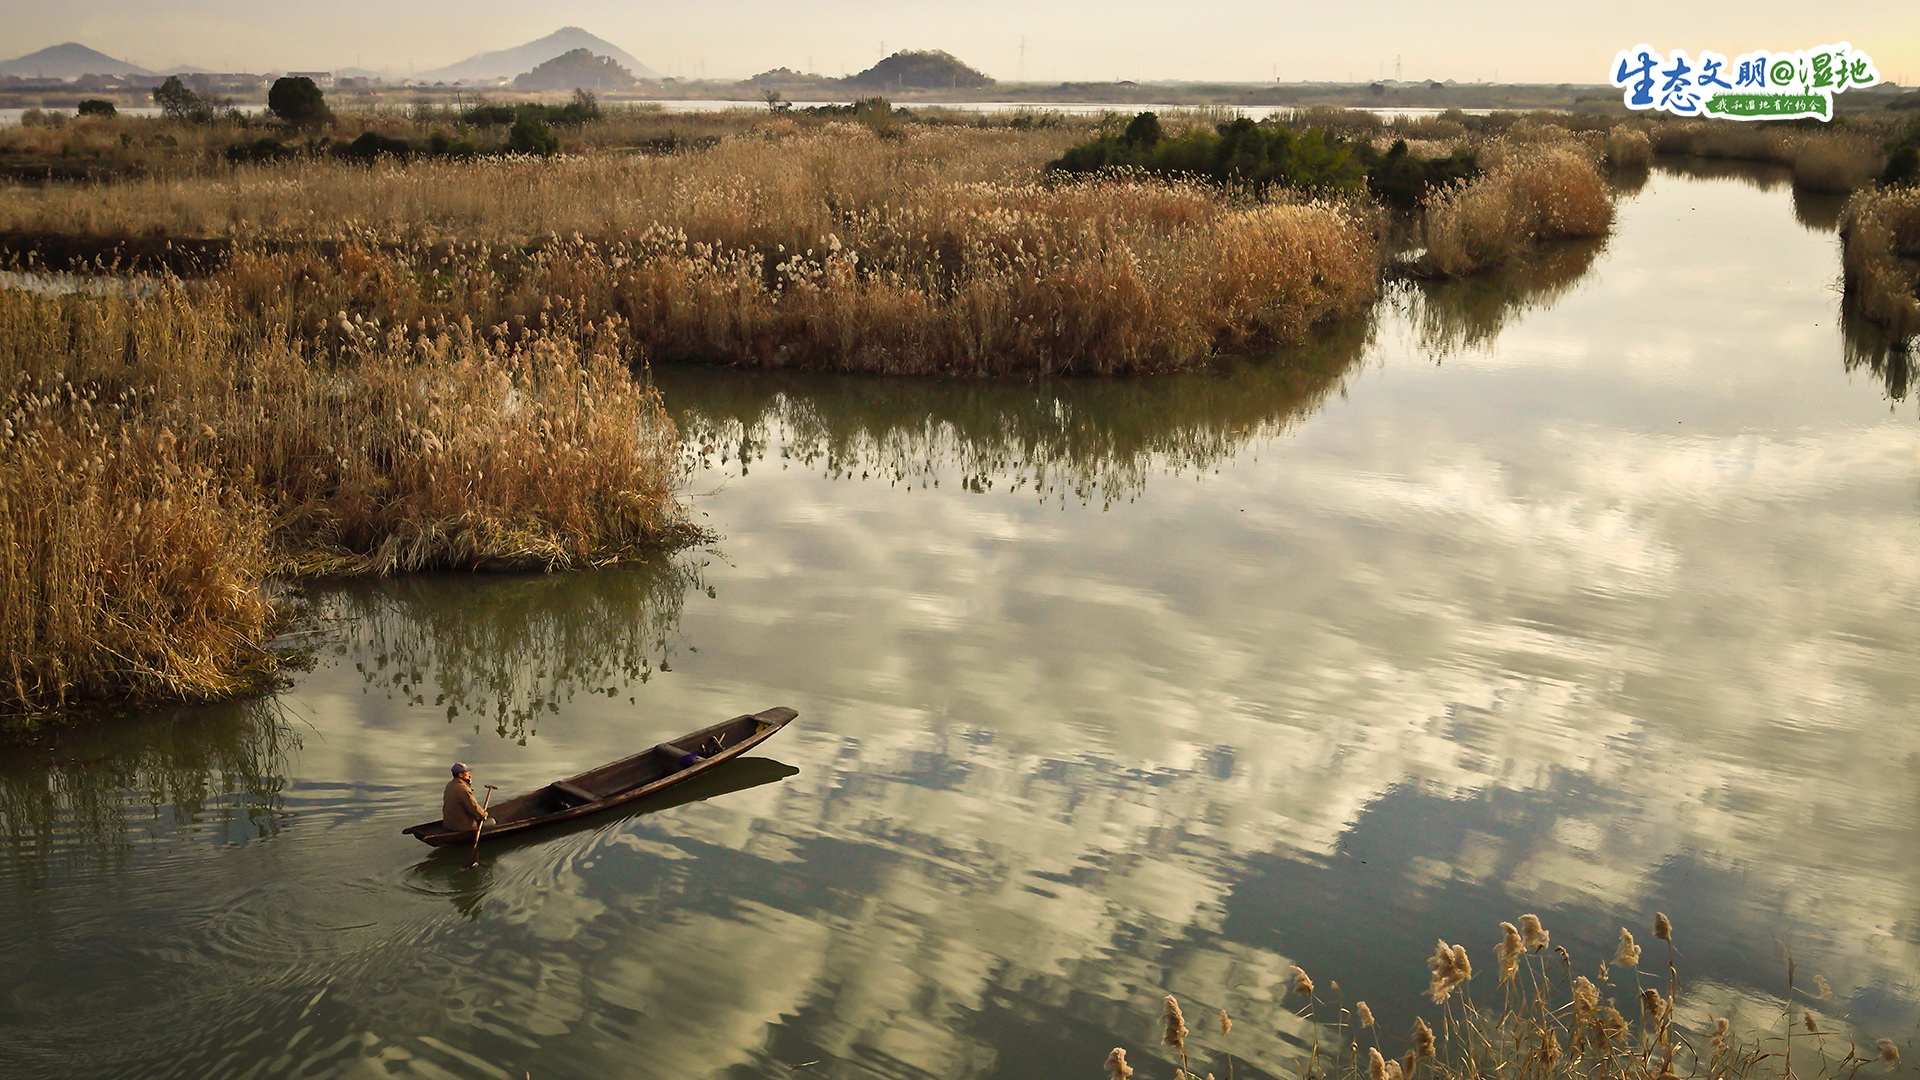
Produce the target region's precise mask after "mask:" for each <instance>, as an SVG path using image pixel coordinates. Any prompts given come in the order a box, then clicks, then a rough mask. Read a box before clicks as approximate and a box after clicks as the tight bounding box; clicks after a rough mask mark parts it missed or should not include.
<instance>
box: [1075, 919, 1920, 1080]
mask: <svg viewBox="0 0 1920 1080" xmlns="http://www.w3.org/2000/svg"><path fill="white" fill-rule="evenodd" d="M1498 932H1499V940H1498V942H1497V943H1496V944H1495V945H1494V946H1493V948H1492V949H1491V953H1492V956H1491V959H1492V961H1493V964H1492V966H1490V967H1486V966H1483V967H1482V969H1481V970H1480V971H1478V972H1476V971H1475V969H1474V964H1473V961H1472V956H1471V952H1470V950H1469V949H1468V948H1467V947H1466V946H1464V945H1459V944H1448V943H1447V942H1445V941H1440V942H1438V943H1437V944H1436V946H1435V948H1434V951H1433V954H1432V955H1431V956H1430V957H1429V958H1428V959H1427V968H1428V971H1429V973H1430V975H1431V978H1430V979H1429V980H1428V983H1427V986H1426V994H1427V996H1428V998H1429V999H1430V1000H1431V1002H1432V1004H1433V1007H1434V1013H1433V1014H1432V1022H1431V1023H1430V1022H1429V1019H1428V1017H1426V1016H1417V1017H1414V1018H1413V1019H1412V1022H1411V1024H1410V1025H1407V1027H1405V1028H1402V1030H1408V1035H1407V1036H1406V1039H1405V1043H1404V1046H1405V1049H1404V1050H1402V1049H1401V1047H1400V1046H1399V1045H1394V1044H1393V1043H1392V1042H1390V1041H1389V1037H1387V1036H1386V1035H1384V1034H1383V1032H1382V1031H1381V1026H1382V1024H1381V1018H1379V1017H1376V1015H1375V1012H1374V1010H1373V1009H1372V1008H1371V1007H1369V1006H1368V1005H1367V1003H1366V1002H1364V1001H1360V1002H1355V1003H1353V1005H1352V1007H1351V1008H1349V1007H1348V1005H1347V1003H1346V1001H1344V1000H1343V999H1342V998H1341V996H1340V992H1339V983H1338V982H1334V983H1332V984H1331V987H1330V989H1329V991H1328V992H1326V993H1324V994H1323V993H1321V992H1320V991H1319V990H1318V989H1317V988H1316V986H1315V984H1314V981H1313V979H1311V978H1310V977H1309V976H1308V974H1307V972H1305V971H1304V970H1302V969H1301V968H1299V967H1294V968H1293V969H1292V980H1291V984H1290V986H1289V987H1288V990H1287V992H1286V993H1285V994H1284V995H1282V997H1283V1000H1285V1001H1286V1002H1287V1003H1288V1004H1289V1005H1291V1004H1292V1003H1293V1002H1294V1001H1295V1000H1298V1001H1300V1002H1301V1004H1299V1005H1298V1006H1295V1008H1296V1009H1297V1013H1296V1015H1297V1016H1298V1017H1299V1018H1300V1019H1302V1020H1305V1021H1307V1022H1308V1023H1309V1024H1310V1025H1311V1027H1312V1032H1311V1034H1310V1036H1309V1038H1310V1043H1308V1045H1306V1046H1305V1047H1304V1050H1303V1052H1302V1054H1301V1057H1300V1059H1299V1060H1298V1061H1297V1062H1295V1063H1293V1070H1297V1072H1298V1074H1299V1075H1300V1076H1301V1077H1303V1078H1313V1080H1482V1078H1485V1077H1490V1076H1502V1077H1513V1078H1515V1080H1681V1078H1682V1077H1690V1078H1693V1080H1762V1078H1765V1080H1792V1078H1798V1080H1824V1078H1829V1077H1832V1078H1839V1077H1846V1078H1848V1080H1851V1078H1853V1077H1855V1076H1856V1075H1858V1073H1859V1072H1860V1070H1861V1069H1862V1068H1864V1067H1866V1066H1869V1065H1878V1066H1880V1069H1876V1072H1878V1071H1881V1069H1884V1070H1885V1071H1887V1072H1892V1071H1895V1070H1898V1069H1899V1067H1900V1051H1899V1048H1898V1046H1897V1045H1896V1044H1895V1043H1893V1041H1892V1040H1889V1039H1884V1038H1883V1039H1878V1040H1877V1041H1876V1042H1875V1044H1874V1046H1873V1047H1871V1048H1863V1047H1862V1046H1860V1045H1859V1043H1857V1042H1856V1041H1855V1039H1854V1037H1853V1036H1852V1035H1851V1034H1850V1033H1848V1032H1846V1031H1844V1030H1840V1029H1836V1028H1835V1027H1834V1026H1832V1025H1833V1023H1834V1021H1833V1020H1831V1019H1829V1018H1827V1017H1824V1016H1822V1015H1821V1013H1820V1012H1819V1011H1818V1010H1817V1008H1815V1007H1809V1002H1815V1001H1817V1002H1822V1003H1826V1002H1828V1001H1829V999H1830V998H1831V991H1830V988H1829V987H1828V986H1827V985H1826V980H1825V979H1822V978H1820V977H1818V976H1816V977H1815V979H1814V985H1813V986H1812V987H1802V986H1800V985H1799V984H1798V981H1797V980H1798V976H1797V973H1796V971H1795V967H1794V964H1793V961H1792V959H1791V958H1789V959H1788V961H1787V970H1786V972H1785V976H1786V977H1785V979H1784V985H1783V988H1784V990H1785V994H1784V997H1783V998H1782V999H1781V1000H1780V1002H1779V1005H1780V1008H1779V1014H1778V1019H1777V1020H1774V1021H1773V1025H1772V1026H1770V1027H1768V1028H1765V1029H1761V1030H1738V1031H1737V1030H1735V1028H1734V1022H1733V1019H1732V1018H1731V1017H1726V1016H1718V1017H1716V1016H1714V1015H1712V1014H1711V1013H1710V1012H1708V1011H1706V1009H1707V1008H1709V1007H1710V1006H1696V1005H1695V1004H1694V1003H1693V1002H1692V1001H1691V1000H1689V995H1688V994H1687V993H1686V992H1685V989H1684V984H1683V983H1682V981H1681V979H1680V971H1679V967H1678V961H1677V958H1678V955H1679V953H1678V952H1677V951H1676V950H1675V948H1674V927H1673V924H1672V922H1671V921H1670V920H1668V918H1667V917H1666V916H1665V915H1662V914H1659V913H1656V914H1655V915H1654V920H1653V925H1652V933H1653V937H1652V941H1651V942H1650V943H1649V944H1647V945H1645V946H1643V945H1641V944H1640V943H1639V942H1637V941H1636V940H1635V939H1634V935H1633V933H1632V931H1630V930H1627V929H1626V928H1624V927H1623V928H1622V929H1621V931H1620V938H1619V941H1618V943H1617V945H1616V948H1615V950H1614V952H1613V954H1612V955H1611V956H1607V957H1604V958H1602V959H1599V960H1598V961H1597V962H1596V961H1595V960H1594V959H1593V958H1591V957H1585V958H1580V959H1579V960H1578V961H1576V958H1575V957H1574V956H1573V955H1572V954H1571V953H1569V952H1568V950H1567V949H1565V948H1564V947H1560V946H1554V945H1552V939H1551V932H1550V931H1549V930H1548V929H1547V928H1546V927H1545V926H1543V925H1542V924H1541V922H1540V920H1539V919H1538V918H1537V917H1535V916H1533V915H1524V916H1521V918H1520V920H1519V924H1518V925H1517V926H1516V925H1515V924H1514V923H1510V922H1503V923H1501V924H1500V925H1499V928H1498ZM1649 953H1651V954H1652V955H1647V954H1649ZM1482 955H1483V960H1482V963H1483V965H1484V964H1485V954H1482ZM1643 963H1644V964H1645V965H1646V967H1647V968H1650V969H1652V970H1645V969H1643V968H1642V964H1643ZM1576 964H1577V965H1578V966H1576ZM1476 981H1477V985H1478V986H1479V987H1481V989H1480V990H1479V991H1478V993H1477V995H1476V992H1475V990H1474V987H1475V985H1476ZM1489 981H1491V982H1492V984H1493V985H1492V987H1491V988H1488V987H1487V983H1488V982H1489ZM1283 985H1285V984H1283ZM1496 1003H1497V1004H1496ZM1159 1015H1160V1018H1161V1020H1162V1034H1161V1037H1160V1041H1161V1043H1162V1044H1163V1045H1165V1046H1167V1047H1170V1048H1171V1049H1172V1052H1173V1055H1174V1056H1175V1057H1177V1062H1178V1069H1179V1071H1178V1072H1177V1073H1176V1074H1175V1075H1176V1076H1187V1075H1191V1074H1190V1073H1189V1071H1188V1060H1189V1056H1190V1054H1192V1053H1194V1052H1196V1051H1200V1050H1201V1049H1202V1045H1206V1044H1211V1045H1207V1046H1206V1048H1207V1050H1209V1051H1211V1052H1212V1053H1218V1054H1224V1055H1226V1056H1227V1057H1228V1059H1229V1061H1231V1051H1232V1046H1231V1041H1230V1040H1231V1035H1232V1031H1233V1027H1234V1024H1233V1022H1232V1019H1231V1018H1230V1017H1229V1014H1228V1013H1227V1011H1226V1010H1220V1014H1219V1015H1220V1018H1221V1019H1220V1024H1219V1032H1220V1036H1219V1038H1218V1039H1217V1040H1216V1039H1214V1038H1213V1037H1212V1036H1211V1035H1210V1034H1208V1035H1200V1034H1198V1033H1196V1032H1194V1031H1192V1030H1191V1029H1189V1028H1188V1026H1187V1024H1186V1023H1185V1019H1184V1015H1183V1012H1182V1009H1181V1006H1180V1003H1179V1001H1178V1000H1177V999H1176V998H1175V997H1173V996H1172V995H1168V996H1166V997H1165V998H1164V999H1163V1000H1162V1002H1161V1004H1160V1009H1159ZM1402 1023H1403V1024H1404V1023H1405V1021H1404V1019H1403V1020H1402ZM1262 1065H1263V1066H1264V1068H1265V1069H1266V1071H1268V1072H1270V1073H1272V1074H1274V1075H1285V1074H1286V1073H1287V1072H1288V1071H1291V1070H1289V1069H1288V1068H1287V1066H1286V1065H1284V1064H1283V1063H1281V1062H1263V1063H1262ZM1106 1067H1107V1075H1108V1077H1109V1080H1126V1078H1127V1077H1129V1076H1131V1075H1132V1074H1133V1072H1134V1069H1133V1068H1132V1067H1131V1066H1130V1065H1129V1064H1128V1061H1127V1051H1126V1049H1125V1048H1123V1047H1116V1048H1114V1049H1113V1050H1112V1051H1111V1052H1109V1054H1108V1056H1107V1066H1106Z"/></svg>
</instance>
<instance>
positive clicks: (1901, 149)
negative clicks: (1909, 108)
mask: <svg viewBox="0 0 1920 1080" xmlns="http://www.w3.org/2000/svg"><path fill="white" fill-rule="evenodd" d="M1916 96H1920V95H1916ZM1915 181H1920V120H1915V121H1914V122H1913V123H1911V124H1909V125H1907V130H1906V133H1905V134H1904V135H1902V136H1901V137H1900V138H1898V139H1896V140H1894V141H1893V142H1892V143H1891V144H1889V145H1888V147H1887V167H1886V170H1885V171H1884V172H1882V173H1881V174H1880V182H1881V183H1882V184H1885V185H1887V186H1888V187H1892V186H1894V185H1896V184H1911V183H1914V182H1915Z"/></svg>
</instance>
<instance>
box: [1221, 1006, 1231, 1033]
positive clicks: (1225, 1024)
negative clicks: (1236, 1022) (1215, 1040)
mask: <svg viewBox="0 0 1920 1080" xmlns="http://www.w3.org/2000/svg"><path fill="white" fill-rule="evenodd" d="M1220 1034H1221V1035H1231V1034H1233V1017H1231V1016H1228V1015H1227V1010H1225V1009H1221V1010H1220Z"/></svg>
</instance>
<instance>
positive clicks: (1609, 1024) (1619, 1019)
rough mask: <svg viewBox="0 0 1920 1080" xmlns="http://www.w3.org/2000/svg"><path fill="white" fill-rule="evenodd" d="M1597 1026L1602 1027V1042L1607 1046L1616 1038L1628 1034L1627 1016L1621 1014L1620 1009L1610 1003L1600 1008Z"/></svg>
mask: <svg viewBox="0 0 1920 1080" xmlns="http://www.w3.org/2000/svg"><path fill="white" fill-rule="evenodd" d="M1597 1026H1598V1027H1599V1029H1600V1043H1601V1045H1602V1046H1605V1045H1606V1044H1607V1043H1609V1042H1611V1041H1613V1040H1614V1039H1618V1038H1621V1037H1623V1036H1625V1035H1626V1033H1627V1018H1626V1017H1624V1016H1621V1015H1620V1010H1619V1009H1616V1008H1614V1007H1613V1006H1611V1005H1609V1006H1607V1007H1606V1008H1604V1009H1602V1010H1600V1019H1599V1021H1598V1022H1597Z"/></svg>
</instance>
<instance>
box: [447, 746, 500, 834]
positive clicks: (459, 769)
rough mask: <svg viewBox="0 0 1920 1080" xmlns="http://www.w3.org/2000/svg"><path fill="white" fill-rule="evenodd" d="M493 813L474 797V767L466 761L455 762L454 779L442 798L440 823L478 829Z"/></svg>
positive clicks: (463, 828)
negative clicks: (488, 811) (487, 810)
mask: <svg viewBox="0 0 1920 1080" xmlns="http://www.w3.org/2000/svg"><path fill="white" fill-rule="evenodd" d="M492 816H493V815H491V814H489V813H487V812H486V810H485V809H484V808H482V807H481V805H480V800H478V799H476V798H474V797H473V769H472V768H471V767H469V766H468V765H467V764H466V763H465V762H461V761H456V762H454V763H453V779H451V780H449V781H447V791H446V794H445V795H443V796H441V798H440V824H442V825H445V826H446V827H447V828H449V829H457V830H459V831H462V832H464V831H466V830H468V829H477V828H479V827H480V823H481V822H482V821H485V820H486V819H487V818H489V817H492Z"/></svg>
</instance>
